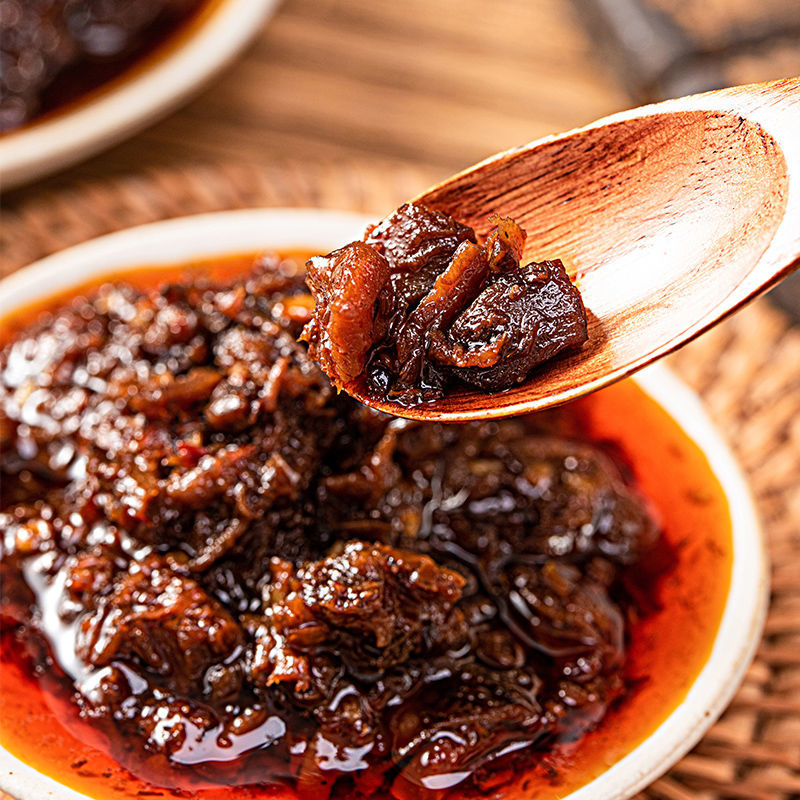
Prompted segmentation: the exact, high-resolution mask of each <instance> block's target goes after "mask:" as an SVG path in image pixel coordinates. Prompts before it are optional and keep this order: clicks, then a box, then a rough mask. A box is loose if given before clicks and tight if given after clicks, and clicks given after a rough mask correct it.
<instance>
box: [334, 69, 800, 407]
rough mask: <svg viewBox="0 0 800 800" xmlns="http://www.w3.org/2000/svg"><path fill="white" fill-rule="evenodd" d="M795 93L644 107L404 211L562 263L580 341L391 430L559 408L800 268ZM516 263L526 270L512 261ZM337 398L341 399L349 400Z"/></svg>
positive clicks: (437, 190)
mask: <svg viewBox="0 0 800 800" xmlns="http://www.w3.org/2000/svg"><path fill="white" fill-rule="evenodd" d="M799 132H800V79H786V80H781V81H774V82H771V83H762V84H756V85H753V86H742V87H735V88H732V89H724V90H721V91H716V92H709V93H706V94H701V95H693V96H691V97H684V98H680V99H678V100H669V101H667V102H664V103H658V104H655V105H650V106H644V107H643V108H638V109H634V110H632V111H627V112H624V113H621V114H616V115H614V116H611V117H607V118H605V119H602V120H600V121H598V122H595V123H593V124H591V125H588V126H586V127H584V128H580V129H577V130H574V131H570V132H568V133H565V134H562V135H559V136H554V137H548V138H546V139H541V140H539V141H536V142H532V143H531V144H528V145H525V146H523V147H520V148H517V149H514V150H509V151H507V152H504V153H500V154H498V155H496V156H493V157H491V158H489V159H487V160H486V161H483V162H481V163H480V164H477V165H476V166H474V167H471V168H470V169H468V170H466V171H464V172H461V173H459V174H457V175H455V176H453V177H452V178H449V179H448V180H446V181H444V182H443V183H441V184H439V185H438V186H435V187H433V188H432V189H429V190H428V191H426V192H425V193H424V194H422V195H420V196H419V197H417V198H415V201H414V202H419V203H422V204H424V205H426V206H429V207H431V208H435V209H439V210H441V211H445V212H447V213H448V214H450V215H452V216H453V217H455V218H456V219H458V220H459V221H461V222H464V223H466V224H468V225H470V226H472V227H474V228H475V230H476V231H477V232H478V233H479V234H486V233H487V232H488V229H489V227H490V225H489V222H488V218H489V216H490V215H491V214H494V213H498V214H500V215H501V216H510V217H512V218H513V219H515V220H516V221H517V222H518V223H520V225H522V227H523V228H524V229H525V230H526V231H527V233H528V238H527V241H526V245H525V252H524V254H523V255H524V259H525V260H537V261H541V260H543V259H553V258H560V259H561V260H562V261H563V262H564V264H565V266H566V267H567V270H568V272H569V274H570V277H571V278H573V280H575V281H576V282H577V285H578V287H579V289H580V291H581V294H582V296H583V300H584V303H585V305H586V308H587V310H588V312H589V314H588V316H589V340H588V341H587V342H586V344H585V345H584V346H583V347H582V348H581V349H580V350H577V351H574V352H571V353H568V354H565V355H563V356H560V357H558V358H556V359H555V360H554V361H552V362H550V363H547V364H545V365H543V366H542V367H541V368H539V369H537V370H535V371H534V372H533V373H531V375H530V376H529V377H528V378H527V379H526V380H525V382H523V383H521V384H519V385H517V386H515V387H513V388H510V389H507V390H505V391H502V392H495V393H483V392H479V391H475V390H469V389H462V390H456V391H453V392H451V393H449V394H447V395H446V396H444V397H442V398H440V399H438V400H434V401H431V402H428V403H424V404H421V405H419V406H414V407H406V406H402V405H399V404H397V403H395V402H393V401H385V402H384V401H382V402H376V400H375V398H374V397H373V396H372V395H370V394H367V393H366V392H365V391H363V390H362V389H360V388H355V391H352V390H351V393H352V394H354V395H355V396H356V397H358V398H359V399H361V400H363V401H364V402H366V403H368V404H369V405H371V406H373V407H375V408H380V409H381V410H384V411H387V412H389V413H392V414H396V415H398V416H403V417H409V418H418V419H428V420H440V421H445V422H447V421H452V422H454V421H466V420H470V419H486V418H489V417H500V416H508V415H511V414H519V413H523V412H528V411H536V410H539V409H543V408H547V407H549V406H554V405H558V404H560V403H563V402H566V401H568V400H571V399H574V398H576V397H578V396H580V395H583V394H586V393H588V392H591V391H594V390H595V389H599V388H600V387H602V386H605V385H607V384H609V383H612V382H614V381H616V380H619V379H620V378H623V377H625V376H626V375H630V374H631V373H633V372H636V371H637V370H639V369H641V368H642V367H644V366H646V365H647V364H649V363H651V362H653V361H655V360H656V359H658V358H660V357H661V356H663V355H665V354H667V353H669V352H671V351H673V350H675V349H676V348H678V347H680V346H681V345H683V344H685V343H686V342H688V341H689V340H691V339H693V338H694V337H695V336H697V335H699V334H700V333H702V332H703V331H705V330H707V329H708V328H709V327H711V326H712V325H714V324H715V323H716V322H718V321H720V320H721V319H722V318H724V317H725V316H727V315H728V314H730V313H731V312H733V311H735V310H736V309H737V308H739V307H740V306H741V305H743V304H744V303H745V302H747V301H748V300H750V299H752V298H753V297H755V296H757V295H758V294H760V293H761V292H763V291H766V290H767V289H768V288H769V287H770V286H772V285H773V284H774V283H776V282H777V281H778V280H780V279H781V278H782V277H784V276H785V275H788V274H789V272H791V271H792V270H793V269H795V268H796V267H797V266H798V264H800V136H798V133H799ZM523 263H524V261H523ZM348 389H349V390H350V387H348Z"/></svg>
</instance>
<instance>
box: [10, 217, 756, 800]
mask: <svg viewBox="0 0 800 800" xmlns="http://www.w3.org/2000/svg"><path fill="white" fill-rule="evenodd" d="M370 221H372V220H371V218H369V217H366V216H364V215H362V214H356V213H352V212H342V211H329V210H322V209H285V208H279V209H249V210H243V211H223V212H214V213H211V214H197V215H194V216H189V217H181V218H177V219H172V220H166V221H162V222H155V223H150V224H147V225H141V226H137V227H134V228H128V229H125V230H122V231H118V232H116V233H111V234H108V235H106V236H101V237H99V238H96V239H92V240H89V241H87V242H84V243H82V244H79V245H76V246H74V247H70V248H68V249H66V250H63V251H61V252H59V253H56V254H54V255H52V256H48V257H47V258H44V259H41V260H40V261H37V262H35V263H34V264H31V265H30V266H28V267H24V268H23V269H21V270H18V271H16V272H14V273H13V274H12V275H10V276H9V277H7V278H5V279H3V280H2V281H0V316H5V315H6V314H7V313H9V312H10V311H13V310H15V309H18V308H21V307H24V306H25V305H27V304H29V303H31V302H34V301H36V300H37V299H45V298H46V297H48V296H51V295H53V294H56V293H58V292H60V291H63V290H66V289H68V288H70V287H71V286H78V285H80V284H82V283H85V282H86V281H87V280H89V279H90V278H92V277H97V276H101V275H103V274H104V273H113V272H115V271H118V270H120V269H123V268H125V267H134V266H147V265H150V264H152V265H166V264H170V263H180V262H186V261H191V260H192V259H200V258H208V257H214V256H216V255H226V254H235V253H238V252H241V253H244V252H248V251H250V252H252V251H257V250H270V249H275V250H282V249H283V250H287V249H302V250H309V249H311V250H319V251H326V250H330V249H333V248H334V247H337V246H340V245H342V244H344V243H346V242H347V241H352V240H353V239H355V238H360V236H361V235H362V233H363V230H364V228H365V227H366V225H367V224H368V223H369V222H370ZM633 380H635V381H636V382H637V383H638V385H639V386H640V387H641V388H642V389H643V390H644V391H645V392H646V394H647V395H648V396H649V397H650V398H651V399H653V400H654V401H655V402H656V403H658V404H659V405H660V406H661V408H662V409H664V410H665V411H666V412H667V414H669V415H670V416H671V417H672V419H673V420H674V421H675V422H676V423H677V424H678V425H679V426H680V427H681V429H682V430H683V431H684V432H685V433H686V434H687V435H688V436H689V438H690V439H692V441H694V443H695V444H696V445H697V446H698V447H699V448H700V449H701V451H702V452H703V453H704V455H705V457H706V459H707V460H708V462H709V466H710V467H711V470H712V471H713V473H714V474H715V476H716V478H717V480H718V481H719V483H720V486H721V487H722V490H723V492H724V494H725V497H726V500H727V502H728V506H729V512H730V517H731V534H732V542H733V564H732V570H731V583H730V589H729V592H728V598H727V600H726V603H725V607H724V611H723V616H722V620H721V622H720V626H719V629H718V631H717V634H716V637H715V639H714V643H713V646H712V649H711V653H710V655H709V657H708V659H707V661H706V662H705V664H704V665H703V667H702V669H701V671H700V673H699V674H698V675H697V677H696V678H695V680H694V682H693V683H692V685H691V687H690V688H689V690H688V693H687V695H686V697H685V698H684V700H683V701H682V702H681V703H680V705H678V706H677V707H676V708H675V709H673V711H672V712H671V713H670V714H669V715H668V717H667V718H666V719H665V720H664V721H663V722H662V723H661V724H660V725H659V726H658V728H656V730H655V731H654V732H653V733H651V734H650V735H649V736H648V737H647V738H646V739H645V740H643V741H642V742H641V743H640V744H638V745H637V746H635V747H634V748H633V749H632V750H631V751H630V752H628V753H627V754H626V755H625V756H623V758H622V759H620V760H619V761H618V762H616V763H615V764H613V765H612V766H611V767H609V768H608V769H607V770H605V771H604V772H603V773H601V774H600V775H598V776H597V777H596V778H594V779H593V780H592V781H590V782H589V783H587V784H585V785H584V786H582V787H581V788H579V789H576V790H575V791H573V792H572V793H570V794H569V795H567V796H566V797H565V798H563V800H598V798H603V799H604V800H626V799H627V798H630V797H631V796H633V795H634V794H635V793H636V792H638V791H640V790H641V789H643V788H644V787H645V786H647V785H648V784H650V783H651V782H652V781H654V780H655V779H656V778H658V777H659V776H660V775H661V774H663V773H664V772H666V770H667V769H668V768H669V767H671V766H672V765H673V764H674V763H675V762H676V761H678V760H679V759H680V758H681V757H682V756H683V755H684V754H685V753H686V752H688V751H689V750H690V749H691V748H692V747H693V746H694V745H695V744H696V743H697V742H698V741H699V740H700V738H701V737H702V736H703V734H704V733H705V732H706V731H707V730H708V728H709V727H710V726H711V725H712V723H713V722H714V721H715V720H716V719H717V717H718V716H719V715H720V714H721V713H722V711H723V710H724V709H725V707H726V706H727V705H728V703H729V702H730V700H731V699H732V697H733V695H734V694H735V692H736V690H737V689H738V687H739V684H740V682H741V680H742V678H743V677H744V674H745V671H746V670H747V667H748V666H749V664H750V662H751V660H752V657H753V655H754V653H755V651H756V648H757V646H758V643H759V640H760V637H761V631H762V628H763V624H764V619H765V617H766V610H767V601H768V591H769V579H768V556H767V546H766V539H765V536H764V532H763V530H762V528H761V525H760V522H759V519H758V515H757V512H756V509H755V505H754V502H753V499H752V496H751V494H750V490H749V488H748V486H747V483H746V481H745V479H744V477H743V475H742V472H741V470H740V468H739V466H738V464H737V463H736V460H735V458H734V456H733V455H732V453H731V452H730V450H729V449H728V446H727V445H726V444H725V442H724V441H723V439H722V437H721V436H720V434H719V433H718V432H717V431H716V429H715V428H714V426H713V424H712V422H711V420H710V419H709V417H708V415H707V414H706V411H705V409H704V408H703V406H702V404H701V402H700V399H699V398H698V397H697V395H696V394H695V393H694V392H693V391H692V390H691V389H689V388H688V387H687V386H686V385H685V384H683V383H682V382H681V381H680V380H679V379H678V378H677V377H675V376H674V375H673V374H672V373H671V372H670V371H669V370H668V369H667V368H666V367H664V366H663V365H661V364H656V365H653V366H650V367H648V368H647V369H646V370H643V371H642V372H641V373H639V374H638V375H637V376H635V377H634V378H633ZM0 789H3V790H5V791H7V792H9V793H11V794H12V796H14V797H16V798H17V800H40V798H45V797H47V798H51V800H87V796H86V795H84V794H82V793H80V792H77V791H76V790H74V789H71V788H69V787H66V786H64V785H63V784H61V783H58V782H57V781H56V780H54V779H53V778H50V777H48V776H45V775H43V774H41V773H39V772H37V771H36V770H34V769H33V768H32V767H29V766H28V765H27V764H24V763H23V762H21V761H20V760H19V759H18V758H16V756H14V755H12V754H11V753H9V752H8V751H7V750H5V749H3V748H0Z"/></svg>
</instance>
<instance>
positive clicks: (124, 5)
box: [0, 0, 216, 132]
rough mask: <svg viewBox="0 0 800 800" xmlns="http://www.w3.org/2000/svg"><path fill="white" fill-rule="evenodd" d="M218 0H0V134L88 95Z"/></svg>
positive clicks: (113, 79) (180, 29)
mask: <svg viewBox="0 0 800 800" xmlns="http://www.w3.org/2000/svg"><path fill="white" fill-rule="evenodd" d="M215 2H216V0H137V2H135V3H132V2H127V0H88V2H83V1H82V2H74V0H0V21H2V26H3V37H2V42H0V54H2V57H3V74H2V76H0V132H7V131H12V130H15V129H17V128H20V127H22V126H24V125H28V124H30V123H32V122H35V121H38V120H39V119H42V118H44V117H47V116H49V115H51V114H53V113H55V112H57V111H59V110H61V109H63V108H65V107H66V106H70V105H73V104H75V103H77V102H79V101H81V100H83V99H84V98H85V97H87V96H88V95H90V94H92V93H94V92H96V91H98V90H99V89H101V88H103V87H105V86H106V85H108V84H110V83H111V82H113V81H115V80H117V79H119V78H120V77H122V76H123V75H124V74H125V73H128V72H129V71H131V70H133V69H135V68H136V67H138V66H139V65H140V64H142V63H143V62H144V61H145V60H146V59H147V58H148V57H151V56H153V55H154V54H155V53H156V52H157V51H158V50H159V49H161V48H163V47H164V46H165V45H166V44H167V43H168V42H170V41H171V40H172V39H174V38H175V37H176V36H177V35H179V34H180V33H181V31H183V30H184V29H185V28H187V27H188V26H190V25H191V23H192V22H193V21H194V20H195V19H196V18H198V16H199V15H200V14H201V12H202V11H203V10H204V9H205V8H206V7H207V6H209V5H210V4H214V3H215Z"/></svg>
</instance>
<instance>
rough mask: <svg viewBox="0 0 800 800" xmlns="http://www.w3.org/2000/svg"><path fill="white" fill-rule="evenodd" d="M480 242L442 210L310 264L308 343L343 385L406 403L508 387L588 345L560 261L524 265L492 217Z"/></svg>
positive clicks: (508, 225) (516, 243) (405, 217)
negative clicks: (464, 386)
mask: <svg viewBox="0 0 800 800" xmlns="http://www.w3.org/2000/svg"><path fill="white" fill-rule="evenodd" d="M492 221H493V222H494V223H495V227H494V228H493V230H492V231H491V232H490V234H489V235H488V236H487V237H486V239H485V241H484V242H483V243H482V244H478V243H477V239H476V236H475V232H474V231H473V230H472V229H471V228H468V227H467V226H465V225H461V224H460V223H458V222H457V221H456V220H454V219H452V218H451V217H448V216H447V215H446V214H443V213H441V212H438V211H432V210H430V209H427V208H425V207H424V206H419V205H415V204H407V205H405V206H402V207H401V208H399V209H398V210H397V211H396V212H395V213H394V214H392V215H391V216H389V217H388V218H387V219H386V220H384V221H383V222H382V223H381V224H380V225H378V226H376V227H375V228H373V229H372V230H371V231H369V232H368V233H367V236H366V237H365V240H364V242H353V243H352V244H350V245H348V246H347V247H343V248H341V249H340V250H337V251H335V252H333V253H331V254H330V255H328V256H323V257H318V258H314V259H312V260H311V261H310V262H309V265H308V268H309V277H308V285H309V288H310V289H311V292H312V294H313V296H314V299H315V303H316V305H315V311H314V317H313V319H312V320H311V322H310V323H309V324H308V325H307V326H306V329H305V331H304V334H303V336H304V338H305V339H306V340H307V341H309V342H310V344H311V347H310V354H311V356H312V358H315V359H316V360H317V361H318V362H319V363H320V365H321V366H322V367H323V369H324V370H325V371H326V372H327V374H328V375H329V377H330V378H331V379H332V380H333V382H334V383H335V384H336V385H337V386H339V387H342V386H344V387H347V386H348V384H350V385H353V386H354V385H355V384H354V382H355V381H356V380H357V379H359V378H360V377H361V378H362V379H363V381H364V383H365V386H366V387H367V389H368V390H369V391H370V392H372V393H375V394H376V396H379V397H384V398H386V397H389V398H392V399H396V400H399V401H400V402H402V403H414V402H418V401H420V400H422V399H426V398H432V397H437V396H440V395H441V394H442V393H443V392H444V391H445V390H446V389H447V387H448V385H449V384H452V383H453V382H454V381H462V382H466V383H469V384H473V385H475V386H478V387H480V388H482V389H485V390H487V391H496V390H500V389H505V388H508V387H509V386H512V385H514V384H516V383H519V382H521V381H523V380H524V379H525V378H526V377H527V375H528V373H529V372H530V371H531V370H532V369H533V368H534V367H536V366H538V365H539V364H541V363H542V362H544V361H547V360H549V359H551V358H553V357H554V356H555V355H557V354H558V353H560V352H561V351H563V350H565V349H567V348H570V347H575V346H578V345H581V344H583V342H584V341H586V337H587V332H586V312H585V309H584V307H583V303H582V301H581V298H580V295H579V293H578V291H577V289H576V288H575V287H574V286H573V285H572V283H571V282H570V280H569V278H568V277H567V273H566V271H565V269H564V266H563V264H562V263H561V262H560V261H544V262H541V263H536V262H531V263H530V264H527V265H525V266H521V264H520V259H521V258H522V253H523V248H524V244H525V232H524V231H523V230H522V229H521V228H520V227H519V225H517V224H516V223H515V222H514V221H513V220H511V219H508V218H500V217H494V218H493V220H492Z"/></svg>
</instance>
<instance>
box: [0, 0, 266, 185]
mask: <svg viewBox="0 0 800 800" xmlns="http://www.w3.org/2000/svg"><path fill="white" fill-rule="evenodd" d="M278 1H279V0H217V2H216V3H215V5H213V6H212V7H211V9H210V10H209V11H208V12H206V13H203V12H202V11H201V15H202V16H201V17H200V18H199V19H198V20H196V21H194V22H190V23H189V24H190V25H194V27H193V28H192V29H191V31H190V33H189V35H187V36H185V38H183V39H180V38H179V39H178V40H177V41H176V43H175V44H174V46H170V42H169V41H167V43H166V47H167V49H166V52H165V53H164V55H162V56H158V55H156V56H154V57H148V56H145V58H144V61H143V67H142V68H141V69H138V70H137V69H136V66H134V68H133V69H134V72H133V73H132V74H131V75H130V76H129V77H126V76H124V75H123V76H122V77H121V78H120V79H118V81H119V82H118V83H116V84H115V85H113V86H111V87H109V88H108V89H106V90H104V89H103V87H101V88H100V89H99V90H98V93H97V95H95V96H92V97H90V98H88V99H86V100H83V101H81V100H79V101H78V103H77V104H76V105H74V106H67V107H66V108H65V109H64V111H63V112H58V111H56V112H55V113H54V115H53V116H52V117H49V118H47V119H44V120H42V121H41V122H36V121H34V122H33V123H32V124H30V125H26V126H23V127H22V128H19V129H18V130H15V131H12V132H11V133H7V134H5V135H4V136H2V137H0V180H2V185H3V188H4V189H10V188H12V187H14V186H18V185H19V184H21V183H25V182H27V181H30V180H32V179H33V178H39V177H41V176H42V175H45V174H47V173H50V172H54V171H55V170H57V169H61V168H62V167H66V166H69V165H70V164H74V163H75V162H76V161H80V160H81V159H84V158H87V157H88V156H90V155H92V154H93V153H96V152H98V151H99V150H104V149H105V148H107V147H110V146H111V145H112V144H116V143H117V142H119V141H120V140H122V139H124V138H125V137H127V136H130V135H131V134H133V133H135V132H136V131H139V130H141V129H142V128H144V127H146V126H147V125H149V124H150V123H151V122H154V121H155V120H156V119H157V118H158V117H161V116H163V115H164V114H166V113H167V112H168V111H170V110H172V109H173V108H175V107H176V106H178V105H179V104H180V103H182V102H184V101H185V100H186V99H187V98H188V97H189V96H190V95H191V94H192V93H193V92H195V91H197V90H198V89H199V88H200V87H201V86H202V85H203V84H204V83H205V82H206V81H207V80H209V79H210V78H211V77H212V76H213V75H214V74H215V73H216V72H218V71H219V70H221V69H222V68H223V67H224V66H225V65H226V64H227V63H228V62H229V61H230V60H231V59H232V58H233V57H234V56H235V55H236V54H237V53H238V52H239V51H240V50H241V49H242V48H243V47H244V46H245V45H246V44H247V43H248V41H250V39H252V38H253V37H254V36H255V35H256V34H257V33H258V30H259V28H260V26H261V24H262V23H263V21H264V20H265V19H266V18H267V16H268V15H269V14H271V13H272V12H273V11H274V9H275V8H276V6H277V5H278ZM177 36H178V37H180V36H181V32H180V31H178V33H177Z"/></svg>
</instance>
